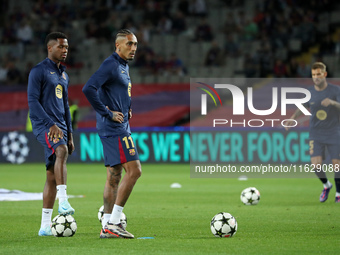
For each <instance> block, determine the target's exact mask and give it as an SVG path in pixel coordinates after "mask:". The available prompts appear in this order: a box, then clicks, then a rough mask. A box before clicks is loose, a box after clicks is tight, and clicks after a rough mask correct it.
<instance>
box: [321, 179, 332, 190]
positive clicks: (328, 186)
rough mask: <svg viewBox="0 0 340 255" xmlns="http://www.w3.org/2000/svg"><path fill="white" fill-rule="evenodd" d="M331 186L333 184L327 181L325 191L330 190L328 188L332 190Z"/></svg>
mask: <svg viewBox="0 0 340 255" xmlns="http://www.w3.org/2000/svg"><path fill="white" fill-rule="evenodd" d="M331 186H332V183H331V182H330V181H328V180H327V183H325V184H324V185H323V187H324V189H328V188H330V187H331Z"/></svg>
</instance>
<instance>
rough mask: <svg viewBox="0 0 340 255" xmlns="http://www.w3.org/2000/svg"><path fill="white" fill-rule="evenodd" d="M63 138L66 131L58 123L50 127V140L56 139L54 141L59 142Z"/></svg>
mask: <svg viewBox="0 0 340 255" xmlns="http://www.w3.org/2000/svg"><path fill="white" fill-rule="evenodd" d="M62 138H64V133H63V131H61V129H60V128H59V127H58V126H57V125H56V124H54V125H53V126H52V127H50V132H48V139H49V140H51V141H54V143H57V142H58V141H59V139H62Z"/></svg>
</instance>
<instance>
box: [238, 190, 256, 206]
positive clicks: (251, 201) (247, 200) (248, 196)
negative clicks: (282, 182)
mask: <svg viewBox="0 0 340 255" xmlns="http://www.w3.org/2000/svg"><path fill="white" fill-rule="evenodd" d="M240 198H241V201H242V203H243V204H245V205H257V204H258V203H259V201H260V192H259V191H258V190H257V189H256V188H254V187H249V188H246V189H244V190H242V192H241V197H240Z"/></svg>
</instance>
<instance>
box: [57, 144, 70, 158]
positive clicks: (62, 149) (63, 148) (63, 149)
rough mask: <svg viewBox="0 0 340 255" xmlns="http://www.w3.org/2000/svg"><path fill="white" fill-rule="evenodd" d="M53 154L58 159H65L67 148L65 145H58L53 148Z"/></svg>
mask: <svg viewBox="0 0 340 255" xmlns="http://www.w3.org/2000/svg"><path fill="white" fill-rule="evenodd" d="M55 155H56V157H57V158H60V159H67V156H68V149H67V146H66V145H64V144H63V145H59V146H58V147H57V149H56V150H55Z"/></svg>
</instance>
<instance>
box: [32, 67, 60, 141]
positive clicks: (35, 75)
mask: <svg viewBox="0 0 340 255" xmlns="http://www.w3.org/2000/svg"><path fill="white" fill-rule="evenodd" d="M43 81H44V74H43V73H42V71H41V69H38V68H33V69H32V70H31V72H30V74H29V77H28V87H27V98H28V107H29V111H30V118H31V119H40V120H42V121H43V124H44V125H45V126H46V128H48V129H49V130H50V132H49V134H48V136H49V139H53V137H62V136H63V132H62V131H61V130H60V128H58V126H57V125H56V124H55V123H54V121H53V120H52V119H51V118H50V117H49V116H48V114H47V113H46V111H45V110H44V108H43V107H42V105H41V103H40V95H41V86H42V84H43Z"/></svg>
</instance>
